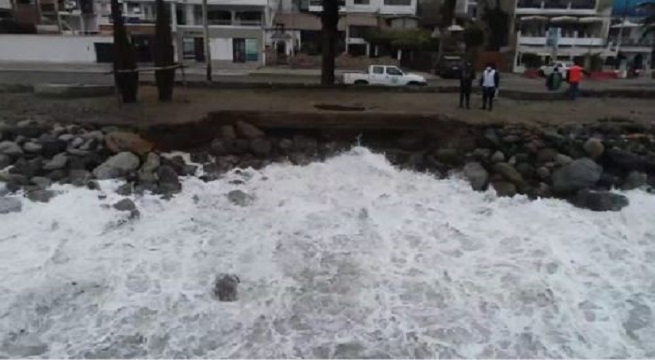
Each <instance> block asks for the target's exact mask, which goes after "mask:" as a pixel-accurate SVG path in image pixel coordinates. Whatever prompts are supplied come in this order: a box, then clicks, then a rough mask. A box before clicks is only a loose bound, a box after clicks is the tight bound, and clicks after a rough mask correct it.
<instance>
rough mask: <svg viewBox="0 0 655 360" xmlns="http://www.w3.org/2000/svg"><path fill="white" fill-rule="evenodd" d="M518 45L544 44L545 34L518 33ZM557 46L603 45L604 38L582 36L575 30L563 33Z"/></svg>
mask: <svg viewBox="0 0 655 360" xmlns="http://www.w3.org/2000/svg"><path fill="white" fill-rule="evenodd" d="M518 43H519V45H533V46H546V35H545V34H543V35H541V36H534V35H523V34H520V33H519V34H518ZM558 45H559V46H604V45H605V39H604V38H602V37H594V36H588V35H585V36H582V35H580V34H578V33H577V32H573V33H570V34H564V35H563V36H562V37H560V38H559V41H558Z"/></svg>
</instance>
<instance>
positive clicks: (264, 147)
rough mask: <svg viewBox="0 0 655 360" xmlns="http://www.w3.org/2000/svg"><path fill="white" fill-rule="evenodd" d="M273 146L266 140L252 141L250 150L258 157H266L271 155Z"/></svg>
mask: <svg viewBox="0 0 655 360" xmlns="http://www.w3.org/2000/svg"><path fill="white" fill-rule="evenodd" d="M272 148H273V144H272V143H271V141H270V140H267V139H254V140H253V141H251V142H250V150H251V151H252V153H253V154H255V155H258V156H267V155H268V154H270V153H271V149H272Z"/></svg>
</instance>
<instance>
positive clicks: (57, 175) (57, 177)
mask: <svg viewBox="0 0 655 360" xmlns="http://www.w3.org/2000/svg"><path fill="white" fill-rule="evenodd" d="M66 175H67V174H66V171H65V170H63V169H61V170H55V171H51V172H49V173H47V174H45V177H47V178H48V179H50V180H52V181H53V182H54V181H61V180H63V179H65V178H66Z"/></svg>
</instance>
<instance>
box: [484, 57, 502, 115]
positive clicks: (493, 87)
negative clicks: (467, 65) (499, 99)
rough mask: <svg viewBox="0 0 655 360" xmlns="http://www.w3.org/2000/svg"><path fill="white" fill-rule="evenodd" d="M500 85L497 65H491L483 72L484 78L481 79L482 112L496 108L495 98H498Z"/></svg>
mask: <svg viewBox="0 0 655 360" xmlns="http://www.w3.org/2000/svg"><path fill="white" fill-rule="evenodd" d="M498 85H500V75H498V71H497V70H496V65H495V64H492V63H489V64H487V68H486V69H484V71H483V72H482V77H480V86H482V110H486V109H487V105H488V106H489V111H491V110H493V108H494V97H495V96H496V91H498Z"/></svg>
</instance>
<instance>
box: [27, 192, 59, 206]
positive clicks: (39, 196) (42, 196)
mask: <svg viewBox="0 0 655 360" xmlns="http://www.w3.org/2000/svg"><path fill="white" fill-rule="evenodd" d="M55 195H56V193H55V192H54V191H52V190H41V189H39V190H32V191H28V192H27V193H26V194H25V196H26V197H27V198H28V199H30V200H32V201H34V202H41V203H47V202H49V201H50V200H51V199H52V198H53V197H55Z"/></svg>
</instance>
